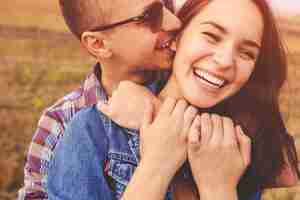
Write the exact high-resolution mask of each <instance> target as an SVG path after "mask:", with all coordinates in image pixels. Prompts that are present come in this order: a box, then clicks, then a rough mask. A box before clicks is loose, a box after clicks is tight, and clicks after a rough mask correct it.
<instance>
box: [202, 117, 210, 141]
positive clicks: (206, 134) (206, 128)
mask: <svg viewBox="0 0 300 200" xmlns="http://www.w3.org/2000/svg"><path fill="white" fill-rule="evenodd" d="M200 130H201V145H204V144H208V143H209V142H210V140H211V135H212V122H211V119H210V115H209V114H208V113H203V114H202V115H201V125H200Z"/></svg>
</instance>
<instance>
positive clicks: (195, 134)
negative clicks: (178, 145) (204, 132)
mask: <svg viewBox="0 0 300 200" xmlns="http://www.w3.org/2000/svg"><path fill="white" fill-rule="evenodd" d="M200 128H201V117H200V115H197V116H196V118H195V119H194V121H193V122H192V125H191V128H190V131H189V134H188V142H189V144H193V143H198V142H199V141H200V138H201V132H200Z"/></svg>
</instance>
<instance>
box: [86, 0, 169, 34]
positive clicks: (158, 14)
mask: <svg viewBox="0 0 300 200" xmlns="http://www.w3.org/2000/svg"><path fill="white" fill-rule="evenodd" d="M162 20H163V4H162V3H161V2H159V1H155V2H153V3H152V4H150V5H149V6H147V7H146V8H145V10H144V12H143V13H142V14H140V15H138V16H135V17H131V18H129V19H126V20H123V21H120V22H116V23H113V24H109V25H104V26H98V27H95V28H92V29H90V30H89V31H92V32H95V31H105V30H108V29H112V28H114V27H116V26H120V25H124V24H128V23H132V22H136V23H144V24H146V25H148V26H149V27H150V28H151V31H152V32H153V33H155V32H158V31H159V30H160V29H161V25H162Z"/></svg>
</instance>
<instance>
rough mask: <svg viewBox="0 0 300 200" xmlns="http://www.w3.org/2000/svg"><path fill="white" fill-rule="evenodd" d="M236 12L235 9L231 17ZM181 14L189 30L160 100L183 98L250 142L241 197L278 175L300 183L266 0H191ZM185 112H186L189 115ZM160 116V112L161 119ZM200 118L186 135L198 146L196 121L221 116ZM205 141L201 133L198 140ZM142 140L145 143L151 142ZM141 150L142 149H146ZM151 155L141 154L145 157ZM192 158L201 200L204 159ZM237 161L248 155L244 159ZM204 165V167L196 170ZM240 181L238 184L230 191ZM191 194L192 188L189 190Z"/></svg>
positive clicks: (281, 60)
mask: <svg viewBox="0 0 300 200" xmlns="http://www.w3.org/2000/svg"><path fill="white" fill-rule="evenodd" d="M234 8H237V9H235V11H234V13H233V9H234ZM178 15H179V17H180V18H181V19H182V21H183V24H184V27H183V29H184V30H183V31H182V32H181V33H180V35H179V37H178V38H179V39H178V41H177V45H176V46H177V49H176V53H177V54H176V57H175V60H174V65H173V72H172V74H171V75H170V79H169V81H168V82H167V83H166V86H165V87H164V89H163V90H162V92H161V94H160V97H161V99H164V98H166V97H173V98H175V99H181V98H184V99H186V100H187V101H188V102H189V103H190V104H192V105H193V106H195V107H197V108H199V110H200V113H203V112H210V113H218V114H220V115H225V116H228V117H230V118H231V119H233V120H234V122H235V123H237V124H240V125H241V126H242V127H243V129H244V130H245V132H246V133H247V134H248V136H249V137H250V138H251V141H252V154H251V166H250V167H249V168H248V169H247V171H246V173H245V175H244V176H243V177H242V179H241V181H240V182H239V187H238V191H239V196H240V197H241V199H245V198H247V197H249V196H250V195H251V194H253V192H254V191H257V190H262V189H264V188H266V187H271V186H275V185H278V177H280V176H281V174H282V171H284V170H287V171H288V173H289V174H290V176H291V177H292V178H291V180H292V181H290V183H288V184H287V185H292V184H295V180H296V176H297V175H296V172H297V173H298V175H299V172H298V170H297V156H296V151H295V148H294V146H293V144H292V142H291V139H290V136H289V135H288V134H286V128H285V126H284V123H283V120H282V117H281V114H280V111H279V104H278V95H279V90H280V88H281V86H282V84H283V83H284V81H285V80H286V60H285V59H286V57H285V52H284V50H283V47H282V45H281V43H280V39H279V34H278V31H277V29H276V26H275V22H274V18H273V16H272V14H271V11H270V9H269V7H268V5H267V3H266V2H265V1H261V0H252V1H250V0H249V1H240V0H230V1H226V2H225V1H221V0H215V1H205V0H202V1H201V0H191V1H188V2H187V3H186V4H185V5H184V6H183V8H182V9H181V10H180V11H179V14H178ZM121 89H122V88H121ZM114 97H115V98H114ZM117 99H119V95H118V91H117V92H116V93H115V94H114V95H113V97H112V99H111V100H110V102H111V103H113V104H114V107H115V106H116V101H115V100H117ZM126 103H128V102H126ZM169 103H170V100H169ZM170 104H173V108H174V107H176V106H177V105H176V103H174V102H172V100H171V103H170ZM181 104H182V103H181ZM104 107H105V106H102V108H101V107H100V110H102V111H104V112H106V111H107V108H104ZM116 107H118V106H116ZM109 109H110V116H113V115H114V114H115V113H114V114H112V113H113V111H111V110H114V109H113V108H109ZM117 110H118V109H117ZM174 110H175V109H174ZM186 110H188V109H187V108H186ZM186 110H184V111H183V112H184V113H186V112H188V111H186ZM160 113H161V112H160V111H158V116H160ZM202 116H203V117H202ZM202 116H201V118H202V119H200V120H194V125H191V126H192V127H191V128H190V133H189V135H194V136H195V137H193V136H189V138H196V139H195V140H194V142H196V143H199V142H200V141H199V135H201V133H199V131H198V133H195V132H197V131H195V129H193V126H194V127H197V125H195V124H196V123H198V126H199V124H201V125H202V126H205V123H202V122H203V121H206V122H207V123H209V124H211V125H210V126H213V125H216V121H220V117H219V118H218V117H216V116H209V115H207V114H205V115H202ZM126 117H128V115H126ZM116 118H118V117H116ZM196 119H197V118H196ZM203 119H204V120H203ZM159 120H160V121H159ZM159 120H155V121H154V122H153V124H154V125H155V124H159V123H163V121H164V120H165V123H166V121H167V119H166V118H163V117H160V118H159ZM115 121H120V120H119V119H115ZM197 121H198V122H197ZM199 121H200V122H199ZM153 124H152V125H153ZM229 124H230V123H229ZM154 125H153V126H152V127H154ZM219 125H220V123H219ZM223 125H224V124H223ZM231 126H232V125H231ZM149 127H150V126H149V125H148V126H146V130H145V129H144V130H143V131H142V132H151V131H150V130H152V132H153V129H151V127H150V128H149ZM156 127H157V126H156ZM147 129H148V131H147ZM154 130H156V131H157V129H154ZM231 130H233V129H232V127H231ZM193 131H194V133H192V132H193ZM157 132H159V131H157ZM235 132H236V135H237V136H236V138H237V140H238V143H243V142H242V141H243V140H242V139H241V138H243V137H241V135H243V134H242V133H241V132H242V131H240V128H236V131H235ZM239 133H240V134H239ZM224 134H225V133H224ZM145 135H147V134H142V136H141V137H142V138H141V140H142V139H143V137H146V136H145ZM212 135H214V134H212ZM202 137H203V135H201V139H202ZM239 138H240V139H239ZM142 141H144V144H143V145H145V146H146V143H147V142H148V141H150V140H147V139H143V140H142ZM190 141H193V139H190ZM149 143H150V142H149ZM268 144H269V145H268ZM143 145H142V147H141V148H144V147H143ZM245 146H246V147H247V145H245ZM157 147H158V148H159V146H157ZM164 148H165V146H163V147H160V150H157V152H161V151H163V150H164ZM189 149H190V147H189ZM149 151H150V150H149ZM152 151H153V149H152ZM183 151H184V150H183ZM149 154H150V155H151V153H149ZM149 154H147V153H145V152H143V151H142V159H143V157H146V156H148V155H149ZM187 157H188V159H189V162H190V164H191V170H192V173H193V175H194V179H195V182H196V183H195V184H194V185H193V184H192V185H193V187H194V189H198V192H199V193H200V196H201V197H202V195H201V194H202V193H201V191H200V189H199V188H201V187H199V185H201V183H200V180H201V178H203V176H204V175H203V174H202V175H199V176H200V177H197V176H198V175H197V174H199V172H200V171H201V170H203V168H202V169H201V168H200V167H199V165H200V163H201V162H194V160H195V159H197V156H193V153H191V151H190V150H189V153H188V156H187ZM203 157H204V156H203V154H202V158H203ZM240 157H241V158H247V155H246V156H245V155H240ZM145 159H146V158H145ZM182 160H184V159H182ZM141 163H142V164H143V162H141ZM179 163H180V164H177V166H175V167H174V168H172V170H173V171H174V173H175V172H176V170H177V169H178V168H180V166H181V164H182V162H179ZM202 163H203V160H202ZM287 163H288V164H287ZM224 164H225V163H224ZM244 164H245V165H243V166H244V167H240V168H239V170H238V171H239V172H240V173H237V174H236V179H235V180H236V181H238V180H239V178H240V176H241V175H242V174H243V170H244V169H246V166H247V165H246V164H247V162H244ZM174 165H175V164H174ZM232 165H233V166H235V165H234V164H232ZM199 168H200V169H201V170H197V169H199ZM213 170H215V169H213ZM196 171H197V173H196ZM200 174H201V173H200ZM223 175H224V174H223ZM140 177H143V173H140V174H139V175H137V176H136V177H134V178H133V181H132V182H133V183H132V184H131V185H129V186H128V188H127V191H126V192H125V195H124V198H125V199H127V198H131V197H132V196H131V195H132V193H131V192H133V191H135V189H136V188H138V187H139V186H138V185H137V183H139V178H140ZM140 179H143V178H140ZM178 180H179V183H181V182H184V181H182V179H181V178H178ZM220 180H221V179H220ZM162 182H163V181H162ZM233 182H234V181H233ZM235 184H237V182H236V183H233V184H232V186H233V187H234V185H235ZM165 185H166V184H165ZM179 185H181V184H179ZM183 185H184V184H183ZM223 186H224V184H223ZM177 188H178V187H177ZM224 188H225V186H224ZM227 189H228V188H227ZM187 190H192V189H191V187H187ZM160 192H161V191H160ZM164 192H165V191H164ZM161 193H163V192H161ZM161 193H160V194H161ZM179 193H181V190H180V189H179ZM225 193H226V194H228V192H225ZM158 194H159V192H158ZM187 194H191V198H192V196H193V195H194V193H193V192H190V193H189V192H188V193H187ZM158 196H159V195H158ZM179 196H180V195H179ZM233 196H234V197H233V198H236V196H235V195H233ZM204 198H205V197H204Z"/></svg>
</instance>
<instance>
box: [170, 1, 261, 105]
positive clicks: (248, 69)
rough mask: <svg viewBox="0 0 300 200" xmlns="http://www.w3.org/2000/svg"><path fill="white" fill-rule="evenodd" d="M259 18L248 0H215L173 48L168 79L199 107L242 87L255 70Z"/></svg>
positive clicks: (257, 11) (259, 42)
mask: <svg viewBox="0 0 300 200" xmlns="http://www.w3.org/2000/svg"><path fill="white" fill-rule="evenodd" d="M262 35H263V19H262V15H261V13H260V11H259V10H258V8H257V7H256V5H255V4H254V3H253V2H252V1H251V0H226V1H224V0H213V1H211V3H209V4H208V5H207V6H205V7H204V8H203V9H201V11H200V12H199V13H198V14H197V15H196V16H195V17H194V18H193V19H192V21H191V22H190V24H189V25H188V26H187V27H186V28H185V30H184V31H183V33H182V35H181V37H180V39H179V41H178V46H177V53H176V57H175V60H174V69H173V74H172V78H175V79H176V81H177V84H178V85H179V88H180V90H181V92H182V94H183V96H184V98H185V99H186V100H187V101H188V102H190V103H191V104H193V105H194V106H197V107H200V108H208V107H212V106H214V105H216V104H217V103H219V102H220V101H222V100H224V99H225V98H227V97H229V96H232V95H233V94H235V93H236V92H238V91H239V90H240V89H241V87H242V86H244V85H245V83H246V82H247V80H248V79H249V77H250V75H251V73H252V72H253V70H254V66H255V62H256V59H257V58H258V55H259V52H260V46H261V40H262Z"/></svg>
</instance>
